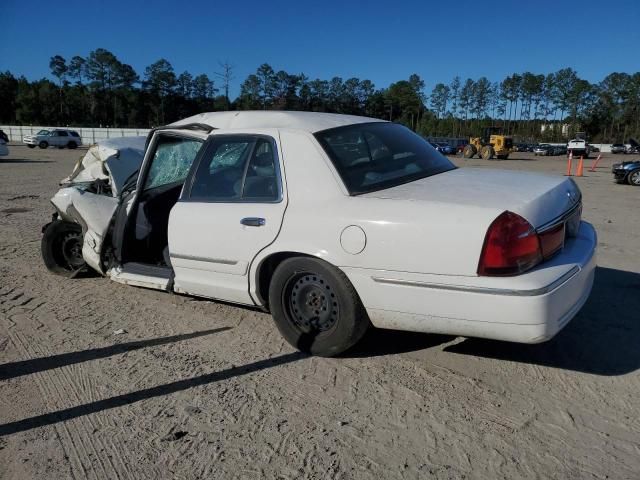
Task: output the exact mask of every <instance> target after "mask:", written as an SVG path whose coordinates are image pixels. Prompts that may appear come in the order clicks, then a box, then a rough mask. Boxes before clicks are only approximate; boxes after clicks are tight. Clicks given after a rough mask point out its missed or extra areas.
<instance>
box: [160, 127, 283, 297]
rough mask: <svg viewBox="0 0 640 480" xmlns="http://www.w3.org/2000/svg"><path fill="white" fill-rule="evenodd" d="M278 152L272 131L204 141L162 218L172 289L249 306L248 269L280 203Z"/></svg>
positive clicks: (275, 226)
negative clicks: (167, 214) (165, 220)
mask: <svg viewBox="0 0 640 480" xmlns="http://www.w3.org/2000/svg"><path fill="white" fill-rule="evenodd" d="M279 152H281V149H280V145H279V139H278V135H277V132H273V131H271V132H263V133H259V134H256V133H251V134H220V133H216V134H215V135H212V136H211V137H210V140H209V141H208V144H207V145H206V146H205V151H204V153H203V154H202V155H201V156H200V157H199V160H198V164H197V165H194V167H193V168H192V170H191V174H190V177H189V178H188V179H187V182H186V183H185V188H184V190H183V192H182V197H181V199H180V200H179V201H178V203H177V204H176V205H175V206H174V208H173V210H172V211H171V216H170V218H169V254H170V258H171V265H172V267H173V270H174V274H175V278H174V290H176V291H177V292H181V293H190V294H194V295H202V296H206V297H211V298H217V299H221V300H227V301H231V302H237V303H245V304H253V300H252V299H251V296H250V295H249V279H248V272H249V266H250V264H251V261H252V260H253V259H254V257H255V256H256V255H257V254H258V252H260V250H262V249H263V248H265V247H267V246H268V245H269V244H271V243H272V242H273V241H274V240H275V238H276V237H277V235H278V232H279V230H280V226H281V224H282V219H283V216H284V211H285V208H286V204H287V202H286V189H285V186H284V181H283V175H282V172H283V168H282V161H281V155H280V153H279Z"/></svg>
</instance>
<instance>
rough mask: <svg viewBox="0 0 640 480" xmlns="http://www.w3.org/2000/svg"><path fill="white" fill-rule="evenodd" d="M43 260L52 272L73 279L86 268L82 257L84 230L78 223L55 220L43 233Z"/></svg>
mask: <svg viewBox="0 0 640 480" xmlns="http://www.w3.org/2000/svg"><path fill="white" fill-rule="evenodd" d="M41 251H42V259H43V260H44V264H45V266H46V267H47V269H48V270H49V271H50V272H53V273H56V274H58V275H62V276H63V277H71V276H73V275H74V274H75V273H77V272H78V271H79V270H80V269H82V268H84V267H85V266H86V264H85V261H84V258H83V257H82V228H81V227H80V225H78V224H77V223H71V222H65V221H62V220H55V221H53V222H51V223H50V224H49V225H47V226H46V227H45V229H44V231H43V235H42V243H41Z"/></svg>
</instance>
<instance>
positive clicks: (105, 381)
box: [0, 146, 640, 479]
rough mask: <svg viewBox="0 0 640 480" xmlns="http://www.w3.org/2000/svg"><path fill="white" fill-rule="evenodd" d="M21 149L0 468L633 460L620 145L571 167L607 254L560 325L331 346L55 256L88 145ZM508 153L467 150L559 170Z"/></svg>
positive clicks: (35, 474)
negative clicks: (67, 269)
mask: <svg viewBox="0 0 640 480" xmlns="http://www.w3.org/2000/svg"><path fill="white" fill-rule="evenodd" d="M10 148H11V156H10V157H4V158H0V424H1V425H0V478H6V479H10V478H40V479H61V478H92V479H93V478H96V479H98V478H99V479H116V478H123V479H145V478H184V479H190V478H247V479H249V478H283V479H285V478H291V479H294V478H296V479H297V478H336V479H342V478H370V479H381V478H384V479H393V478H408V479H413V478H509V479H512V478H561V479H573V478H576V479H578V478H579V479H585V478H612V479H624V478H627V479H637V478H640V372H639V369H640V309H639V308H638V305H639V299H640V208H638V206H639V204H640V188H634V187H630V186H622V185H615V184H613V182H612V179H611V174H610V166H611V164H612V163H613V161H614V160H621V159H622V158H627V159H628V157H622V156H605V158H604V160H603V161H602V162H601V168H599V169H598V171H597V172H595V173H589V172H587V176H586V177H584V178H580V179H577V181H578V183H579V185H580V187H581V188H582V191H583V193H584V218H585V219H586V220H587V221H590V222H592V223H593V224H594V225H595V226H596V228H597V230H598V234H599V241H600V243H599V249H600V250H599V262H598V263H599V265H600V266H599V268H598V271H597V274H596V283H595V287H594V290H593V293H592V295H591V298H590V300H589V301H588V303H587V305H586V306H585V307H584V308H583V310H582V311H581V312H580V314H579V315H578V316H577V317H576V318H575V319H574V320H573V321H572V322H571V323H570V324H569V325H568V327H567V328H566V329H565V330H564V331H563V332H561V333H560V334H559V335H558V336H557V337H556V338H555V339H554V340H552V341H551V342H548V343H546V344H542V345H536V346H523V345H514V344H507V343H500V342H490V341H482V340H477V339H463V338H454V337H447V336H436V335H419V334H412V333H401V332H388V331H373V332H371V333H370V334H369V335H368V336H367V337H366V339H365V341H364V342H363V344H362V345H360V346H359V348H358V349H357V350H356V351H354V352H351V353H350V354H349V355H346V356H345V357H343V358H335V359H324V358H309V357H305V356H303V355H301V354H298V353H296V352H295V351H293V350H292V349H291V348H290V347H289V346H288V345H286V344H285V343H284V342H283V340H282V339H281V338H280V336H279V334H278V332H277V330H276V328H275V326H274V325H273V323H272V321H271V319H270V317H269V316H268V315H266V314H264V313H261V312H257V311H254V310H250V309H245V308H238V307H234V306H229V305H225V304H219V303H215V302H210V301H202V300H197V299H192V298H189V297H184V296H177V295H170V294H166V293H160V292H156V291H151V290H144V289H139V288H134V287H128V286H124V285H120V284H116V283H114V282H110V281H108V280H106V279H104V278H99V277H89V278H82V279H76V280H66V279H61V278H59V277H55V276H53V275H51V274H49V273H48V272H47V271H46V270H45V268H44V266H43V264H42V261H41V259H40V237H41V234H40V227H41V225H43V224H44V223H46V222H47V221H48V220H49V218H50V216H51V213H52V212H53V209H52V207H51V205H50V204H49V198H50V197H51V196H52V194H53V193H54V192H55V190H56V189H57V182H58V180H59V179H61V178H63V177H65V176H66V175H67V174H68V173H69V172H70V171H71V168H72V165H73V162H74V161H75V160H76V159H77V157H78V156H79V155H80V154H83V153H84V152H83V151H69V150H54V149H49V150H46V151H43V150H39V149H35V150H29V149H27V148H25V147H22V146H11V147H10ZM513 157H514V158H512V159H509V160H507V161H494V162H484V161H481V160H471V161H467V162H465V161H463V160H461V159H456V160H455V161H456V163H457V164H459V165H463V164H464V165H465V166H467V167H470V168H507V169H516V170H531V171H545V172H553V173H557V174H562V173H563V171H564V168H565V160H564V158H563V157H548V158H535V157H533V156H532V155H531V154H514V155H513ZM118 329H124V330H126V333H125V334H122V335H114V331H116V330H118Z"/></svg>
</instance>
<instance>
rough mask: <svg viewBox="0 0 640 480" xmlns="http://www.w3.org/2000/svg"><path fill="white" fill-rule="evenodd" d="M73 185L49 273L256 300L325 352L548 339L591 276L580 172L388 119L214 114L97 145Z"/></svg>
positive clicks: (309, 347)
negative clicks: (498, 162) (516, 162)
mask: <svg viewBox="0 0 640 480" xmlns="http://www.w3.org/2000/svg"><path fill="white" fill-rule="evenodd" d="M138 168H139V172H138ZM64 183H65V185H64V187H63V188H62V189H61V190H60V191H59V192H58V193H57V194H56V195H55V196H54V197H53V199H52V201H53V204H54V205H55V207H56V209H57V212H56V214H54V219H53V221H52V222H51V223H49V224H48V225H46V226H45V227H44V228H43V232H44V236H43V241H42V253H43V258H44V261H45V263H46V265H47V267H48V268H49V269H50V270H52V271H54V272H56V273H60V274H63V275H66V276H75V274H76V273H77V272H79V271H82V270H84V269H87V268H92V269H94V270H96V271H97V272H100V273H101V274H103V275H106V276H107V277H109V278H111V279H112V280H114V281H117V282H122V283H126V284H130V285H136V286H142V287H147V288H156V289H161V290H167V291H173V292H177V293H181V294H187V295H195V296H202V297H207V298H212V299H219V300H224V301H227V302H234V303H238V304H245V305H252V306H258V307H261V308H263V309H265V310H268V311H270V312H271V313H272V315H273V318H274V320H275V323H276V325H277V327H278V329H279V330H280V332H281V333H282V335H283V336H284V337H285V338H286V340H287V341H289V342H290V343H291V344H292V345H294V346H295V347H297V348H299V349H300V350H303V351H308V352H311V353H314V354H317V355H336V354H338V353H340V352H343V351H345V350H346V349H348V348H349V347H351V346H352V345H354V344H355V343H356V342H358V340H359V339H360V338H361V337H362V336H363V335H364V333H365V331H366V330H367V328H368V327H369V326H370V325H373V326H375V327H382V328H389V329H399V330H410V331H416V332H435V333H446V334H454V335H462V336H473V337H485V338H493V339H499V340H507V341H514V342H524V343H537V342H543V341H545V340H548V339H550V338H551V337H553V336H554V335H555V334H556V333H558V331H560V329H562V328H563V327H564V326H565V325H566V324H567V323H568V322H569V320H571V318H572V317H573V316H574V315H575V314H576V313H577V312H578V310H579V309H580V308H581V307H582V305H583V304H584V303H585V301H586V300H587V297H588V296H589V293H590V291H591V287H592V284H593V276H594V270H595V250H596V243H597V242H596V233H595V231H594V229H593V227H592V226H591V225H590V224H588V223H586V222H583V221H581V210H582V204H581V194H580V191H579V189H578V187H577V186H576V184H575V183H574V182H573V181H572V180H570V179H567V178H564V177H559V176H558V177H556V176H547V175H539V174H530V173H515V172H505V171H498V170H481V169H472V168H456V167H455V166H454V165H453V164H452V163H451V162H450V161H449V160H448V159H446V158H445V157H444V156H442V155H441V154H439V153H438V152H437V151H436V150H435V149H434V148H433V147H431V145H429V143H428V142H427V141H425V140H424V139H422V138H421V137H419V136H418V135H416V134H414V133H413V132H411V131H410V130H409V129H407V128H405V127H403V126H401V125H397V124H393V123H389V122H385V121H380V120H377V119H372V118H364V117H355V116H346V115H334V114H324V113H306V112H217V113H205V114H201V115H196V116H194V117H191V118H188V119H185V120H182V121H180V122H177V123H175V124H172V125H170V126H167V127H162V128H159V129H155V130H153V131H152V132H151V133H150V134H149V137H148V138H147V140H146V142H145V139H143V138H133V139H126V138H125V139H120V140H110V141H108V142H105V143H103V144H100V145H98V146H96V147H93V148H92V149H91V150H90V151H89V153H88V154H87V155H86V156H85V158H84V159H83V160H82V162H80V163H79V164H78V165H77V166H76V168H75V170H74V172H73V173H72V174H71V176H70V177H68V178H67V179H65V181H64Z"/></svg>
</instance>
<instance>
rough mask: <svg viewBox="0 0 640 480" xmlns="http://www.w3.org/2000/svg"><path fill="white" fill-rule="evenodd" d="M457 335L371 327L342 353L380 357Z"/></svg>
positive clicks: (422, 348)
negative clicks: (352, 345) (360, 338)
mask: <svg viewBox="0 0 640 480" xmlns="http://www.w3.org/2000/svg"><path fill="white" fill-rule="evenodd" d="M455 338H456V337H455V336H451V335H436V334H430V333H417V332H404V331H401V330H385V329H381V328H371V329H369V331H368V332H367V333H366V335H365V336H364V338H363V339H362V340H360V341H359V342H358V343H357V344H356V345H355V346H354V347H352V348H351V349H349V350H348V351H346V352H345V353H343V354H342V355H340V356H341V357H343V358H362V357H379V356H384V355H394V354H398V353H409V352H415V351H417V350H425V349H427V348H432V347H437V346H438V345H442V344H444V343H448V342H451V341H452V340H455Z"/></svg>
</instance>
